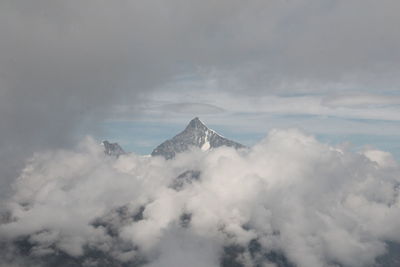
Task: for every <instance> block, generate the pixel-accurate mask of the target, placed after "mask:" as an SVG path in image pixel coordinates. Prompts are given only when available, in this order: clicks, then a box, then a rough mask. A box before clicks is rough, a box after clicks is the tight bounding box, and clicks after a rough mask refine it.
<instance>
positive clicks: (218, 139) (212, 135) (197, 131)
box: [151, 117, 245, 159]
mask: <svg viewBox="0 0 400 267" xmlns="http://www.w3.org/2000/svg"><path fill="white" fill-rule="evenodd" d="M220 146H228V147H234V148H236V149H238V148H245V146H244V145H241V144H239V143H236V142H234V141H231V140H229V139H226V138H225V137H222V136H221V135H219V134H218V133H216V132H215V131H213V130H211V129H209V128H208V127H207V126H205V125H204V124H203V123H202V122H201V120H200V119H199V118H197V117H196V118H194V119H193V120H191V121H190V122H189V124H188V126H186V128H185V130H184V131H183V132H181V133H179V134H178V135H176V136H174V137H173V138H172V139H169V140H167V141H165V142H163V143H162V144H160V145H159V146H158V147H156V148H155V149H154V150H153V152H152V153H151V155H152V156H159V155H160V156H163V157H165V158H166V159H171V158H173V157H174V156H175V155H176V154H177V153H180V152H184V151H186V150H188V149H189V148H190V147H198V148H201V149H202V150H208V149H211V148H216V147H220Z"/></svg>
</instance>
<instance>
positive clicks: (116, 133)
mask: <svg viewBox="0 0 400 267" xmlns="http://www.w3.org/2000/svg"><path fill="white" fill-rule="evenodd" d="M100 127H101V128H102V131H101V135H100V136H95V137H96V138H97V139H99V140H100V139H101V140H109V141H111V142H117V143H119V144H120V145H121V146H122V147H123V148H124V149H125V150H126V151H129V152H134V153H137V154H141V155H146V154H150V153H151V151H152V150H153V149H154V148H155V147H156V146H157V145H159V144H160V143H161V142H162V141H164V140H166V139H169V138H171V137H173V136H174V135H176V134H177V133H178V132H180V131H182V129H181V127H182V126H181V125H179V124H174V123H159V122H140V121H135V122H132V121H107V122H104V123H102V124H101V126H100Z"/></svg>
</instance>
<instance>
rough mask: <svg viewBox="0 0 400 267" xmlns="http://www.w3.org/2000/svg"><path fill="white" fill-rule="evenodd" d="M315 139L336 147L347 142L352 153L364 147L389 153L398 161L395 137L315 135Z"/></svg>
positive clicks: (399, 145)
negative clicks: (350, 146)
mask: <svg viewBox="0 0 400 267" xmlns="http://www.w3.org/2000/svg"><path fill="white" fill-rule="evenodd" d="M315 137H316V138H317V139H318V140H319V141H321V142H323V143H327V144H331V145H337V144H341V143H345V142H349V143H350V144H351V145H352V146H353V147H352V149H353V150H354V151H359V150H361V149H363V148H364V147H366V146H372V147H373V148H376V149H379V150H383V151H387V152H390V153H391V154H392V155H393V156H394V157H395V158H396V159H397V160H400V136H397V135H392V136H390V135H384V136H383V135H365V134H317V135H315Z"/></svg>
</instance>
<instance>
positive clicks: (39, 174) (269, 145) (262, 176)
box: [0, 130, 400, 267]
mask: <svg viewBox="0 0 400 267" xmlns="http://www.w3.org/2000/svg"><path fill="white" fill-rule="evenodd" d="M364 153H365V154H366V156H364V154H361V153H360V154H358V153H353V152H350V151H345V150H343V149H339V148H335V147H331V146H328V145H325V144H322V143H319V142H317V141H316V140H315V139H314V138H313V137H311V136H307V135H304V134H303V133H301V132H299V131H297V130H286V131H282V130H274V131H271V133H270V134H269V135H268V136H267V137H266V138H265V139H264V140H263V141H261V142H260V143H259V144H257V145H255V146H254V147H252V148H251V149H249V150H244V151H236V150H234V149H231V148H219V149H215V150H211V151H209V152H201V151H198V150H193V151H190V152H187V153H183V154H180V155H178V156H177V157H176V158H175V159H173V160H168V161H166V160H164V159H162V158H158V157H155V158H151V157H140V156H137V155H134V154H130V155H126V156H121V157H120V158H118V159H115V158H111V157H106V156H105V155H104V154H103V152H102V151H101V147H100V146H99V145H98V144H97V143H96V142H94V140H92V139H91V138H87V139H85V140H84V141H83V142H82V143H81V144H80V145H79V146H78V147H77V148H76V149H75V150H74V151H65V150H62V151H49V152H47V153H41V154H36V155H35V156H34V157H33V158H32V159H31V160H30V161H29V162H28V163H27V165H26V167H25V169H24V171H23V172H22V173H21V175H20V177H19V178H18V179H17V181H16V182H15V184H14V187H13V190H14V194H13V196H12V198H10V199H9V200H8V201H7V203H6V206H7V209H8V210H9V212H10V213H9V214H10V215H9V216H8V219H4V220H3V224H1V225H0V236H1V239H2V240H8V241H4V242H7V243H10V244H11V243H12V242H14V243H15V242H16V241H15V240H17V239H18V240H20V239H21V238H25V241H26V242H27V243H28V244H29V246H30V252H29V253H30V256H29V258H32V259H37V258H40V257H46V256H49V255H52V254H55V253H56V252H57V253H59V252H60V251H61V252H62V253H66V254H67V255H69V256H68V257H72V258H79V259H82V258H85V255H86V254H87V253H88V251H89V250H92V251H93V250H95V251H97V252H98V253H100V252H101V253H103V254H102V255H103V256H104V255H107V257H109V258H110V259H112V260H116V261H122V262H131V263H136V264H139V265H140V264H144V265H148V266H152V267H154V266H188V265H189V264H190V265H193V266H219V265H220V264H222V263H223V262H224V260H226V261H229V260H231V261H236V262H240V263H241V264H243V265H245V266H251V265H252V264H254V263H255V262H259V263H260V262H262V263H263V264H270V263H271V261H274V259H273V257H271V256H270V255H272V254H271V253H276V254H275V255H281V256H276V257H283V259H282V261H283V260H284V261H289V262H292V263H296V264H297V265H298V266H307V267H310V266H311V267H312V266H336V265H335V264H341V265H344V266H366V265H370V264H373V263H374V261H375V259H376V257H378V256H380V255H383V254H385V252H386V242H400V231H399V226H398V218H399V217H400V200H399V194H398V193H399V192H398V188H399V183H400V179H399V175H398V174H399V169H398V166H397V165H396V164H393V159H392V158H390V157H388V156H387V154H386V153H384V152H378V151H372V152H371V151H369V152H364ZM385 160H386V161H387V163H385ZM188 170H195V171H200V177H198V178H196V177H193V178H192V179H186V180H184V181H182V184H181V186H180V187H179V188H177V187H175V188H174V187H173V186H172V185H173V183H174V181H176V179H180V178H176V177H178V176H179V175H180V174H182V173H183V172H185V171H188ZM276 257H275V261H276ZM90 262H92V263H93V264H96V258H90V259H88V258H86V260H85V261H84V263H85V264H89V263H90ZM225 266H227V265H225ZM266 266H268V265H266Z"/></svg>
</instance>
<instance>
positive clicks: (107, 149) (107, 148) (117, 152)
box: [102, 140, 126, 158]
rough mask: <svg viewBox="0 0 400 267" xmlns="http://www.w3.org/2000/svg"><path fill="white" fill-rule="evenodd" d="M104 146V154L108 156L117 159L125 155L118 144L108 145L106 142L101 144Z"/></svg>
mask: <svg viewBox="0 0 400 267" xmlns="http://www.w3.org/2000/svg"><path fill="white" fill-rule="evenodd" d="M102 144H103V146H104V153H105V154H106V155H109V156H115V157H117V158H118V157H119V156H121V155H124V154H126V152H125V151H124V150H123V149H122V147H121V146H120V145H118V143H110V142H108V141H107V140H105V141H103V142H102Z"/></svg>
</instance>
